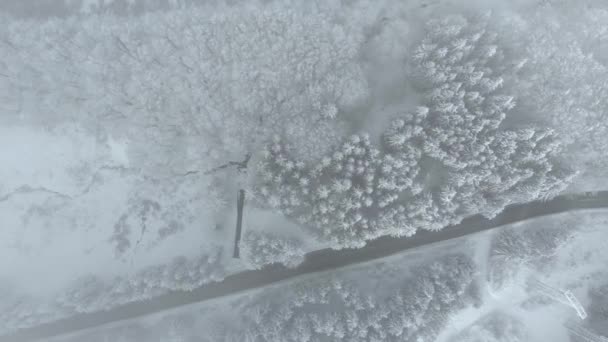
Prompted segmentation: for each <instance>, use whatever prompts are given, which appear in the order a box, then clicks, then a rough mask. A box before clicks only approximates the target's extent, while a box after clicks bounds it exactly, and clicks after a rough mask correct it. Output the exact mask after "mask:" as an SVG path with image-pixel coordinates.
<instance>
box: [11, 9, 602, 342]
mask: <svg viewBox="0 0 608 342" xmlns="http://www.w3.org/2000/svg"><path fill="white" fill-rule="evenodd" d="M607 33H608V5H607V4H604V3H602V2H601V1H595V0H583V1H578V2H569V1H562V0H542V1H537V0H517V1H513V2H509V3H503V2H497V1H476V0H470V1H452V0H436V1H424V0H415V1H397V0H354V1H350V2H343V1H340V0H330V1H320V0H319V1H296V0H288V1H273V0H271V1H262V0H260V1H257V0H256V1H222V0H213V1H205V2H197V1H191V0H112V1H109V0H61V1H59V0H57V1H50V0H27V1H25V0H24V1H16V2H11V1H8V2H0V165H2V167H1V168H0V223H1V225H0V226H1V227H0V299H2V300H0V317H2V318H3V319H0V321H1V322H2V323H0V336H1V335H2V334H3V333H5V332H10V331H14V329H16V328H20V327H28V326H34V325H36V324H39V323H42V322H48V321H52V320H54V319H57V318H64V317H69V316H72V315H75V314H79V313H88V312H96V311H99V310H104V309H110V308H112V307H115V306H119V305H123V304H127V303H130V302H134V301H141V300H146V299H150V298H153V297H155V296H158V295H161V294H165V293H167V292H170V291H173V290H185V291H188V290H192V289H195V288H198V287H200V286H202V285H204V284H207V283H210V282H217V281H221V280H222V279H224V278H225V277H227V276H228V275H231V274H235V273H238V272H241V271H245V270H263V269H264V268H265V267H267V266H269V265H275V264H282V265H284V266H285V267H287V268H296V267H298V265H300V264H301V263H303V262H304V261H305V260H306V254H307V253H309V252H314V251H318V250H323V249H335V250H345V249H358V248H361V247H364V246H365V245H366V244H367V243H368V242H369V241H370V240H375V239H378V238H381V237H401V238H402V237H414V236H416V234H417V233H421V232H422V234H426V233H429V232H431V233H436V232H437V233H438V232H441V231H442V230H444V229H449V228H448V227H450V226H454V225H457V224H460V223H461V222H462V221H463V220H464V219H465V218H467V217H471V216H474V215H482V216H483V217H485V218H488V219H492V218H494V217H496V216H497V215H499V214H500V213H501V212H503V210H504V209H505V208H506V207H508V206H510V205H513V204H522V203H528V202H532V201H547V200H550V199H552V198H555V197H556V196H558V195H563V194H567V193H580V192H584V191H597V190H608V189H605V188H606V186H605V184H606V173H605V170H606V167H608V102H606V101H607V100H606V99H608V38H607V37H608V34H607ZM240 196H242V197H240ZM582 222H585V221H584V220H576V221H572V222H571V223H570V224H568V225H567V224H560V227H559V228H556V227H553V226H551V225H550V224H549V225H544V224H540V225H539V226H538V227H537V229H534V230H532V229H525V230H523V229H520V228H519V227H517V226H515V227H509V228H506V229H503V230H499V231H497V232H496V234H494V235H493V236H492V238H491V239H488V240H487V241H485V242H486V243H487V247H488V248H489V252H488V253H489V254H488V258H487V260H486V262H485V263H483V265H484V266H483V267H482V266H480V265H479V264H480V263H479V262H478V260H477V259H475V258H474V257H473V256H470V255H468V254H466V253H464V254H462V253H461V251H458V253H456V254H455V255H454V256H453V257H446V258H443V259H442V258H435V257H433V258H430V259H429V260H431V259H432V260H433V261H432V262H429V263H428V265H426V264H425V265H424V266H420V267H418V268H416V270H413V271H412V275H411V278H409V279H408V280H404V281H405V282H406V285H403V286H401V287H395V288H393V289H391V291H392V292H391V294H392V295H391V296H387V297H386V298H384V297H382V296H379V297H373V298H370V299H365V300H363V299H361V298H359V297H360V296H361V295H360V294H359V291H360V289H356V288H352V289H351V286H350V285H349V283H348V282H343V280H341V279H338V280H336V281H328V282H325V281H324V280H323V281H319V284H318V285H310V286H312V287H311V288H309V289H308V290H307V289H306V288H304V289H302V291H301V292H298V293H297V294H296V293H291V294H289V295H290V296H292V297H293V298H296V297H297V298H299V299H298V300H295V299H293V298H292V297H290V299H285V298H284V297H276V298H275V297H274V295H272V296H268V298H267V299H266V300H263V301H262V300H260V301H259V302H256V303H255V305H254V304H252V305H249V306H247V311H246V314H244V317H245V318H243V322H244V323H243V325H242V327H241V328H242V329H243V330H242V331H240V330H239V331H234V332H233V333H234V334H236V335H234V336H232V335H230V336H228V335H226V336H223V337H222V338H225V339H228V340H230V339H232V340H235V341H236V340H239V341H244V340H246V339H247V338H250V339H251V341H258V340H262V341H271V340H276V341H289V340H294V341H296V340H297V341H301V340H307V339H308V340H311V341H316V340H345V341H346V340H348V341H355V340H377V341H385V340H403V339H404V338H406V339H410V340H412V341H414V340H416V339H419V340H434V339H435V338H447V337H446V336H444V335H442V334H441V331H440V330H441V329H442V328H443V327H444V325H446V324H447V323H446V322H448V321H449V319H450V317H451V316H452V315H456V314H457V312H461V311H465V310H468V309H470V307H475V306H476V305H481V304H480V303H479V301H482V300H483V299H485V298H480V297H479V298H478V297H476V295H475V294H474V293H473V292H475V291H474V290H475V289H472V290H471V289H470V288H473V287H475V286H477V285H478V284H477V282H476V280H477V277H478V273H479V272H480V271H479V269H480V267H481V268H482V271H483V272H482V273H484V274H486V273H487V277H488V279H487V282H488V286H489V288H491V289H492V290H491V291H494V292H496V293H502V292H501V291H506V289H510V288H511V287H512V284H513V283H514V282H517V281H519V280H521V279H520V278H521V277H526V276H527V275H528V273H529V272H532V273H543V272H549V271H550V269H551V268H552V267H554V266H555V264H554V262H558V261H556V260H558V259H559V258H557V257H556V256H559V255H561V254H560V253H561V252H560V251H564V250H567V251H570V250H569V249H568V248H572V247H568V246H573V245H576V244H577V243H579V245H581V244H582V243H581V242H580V241H582V240H581V239H583V238H582V237H581V236H584V237H588V236H596V235H593V234H596V233H591V232H589V231H587V230H585V227H582V226H581V225H582V224H583V223H582ZM241 223H242V224H241ZM235 226H238V228H237V232H236V233H235ZM593 226H594V227H597V226H598V224H596V223H594V224H593ZM241 230H242V236H241ZM597 237H602V235H601V234H600V233H597ZM585 241H587V240H585ZM480 244H481V243H480ZM239 251H240V254H239ZM570 252H572V253H574V251H570ZM461 254H462V255H461ZM599 254H601V253H599V252H598V255H593V256H589V255H587V256H586V258H601V257H600V256H599ZM572 257H574V256H572ZM577 257H578V258H584V256H577ZM556 258H557V259H556ZM564 258H565V257H564ZM564 260H565V259H564ZM564 260H561V261H560V262H563V263H566V261H564ZM577 260H578V261H577V262H582V261H581V260H579V259H577ZM601 260H604V259H601ZM594 262H595V261H594ZM560 265H561V264H560ZM562 266H563V267H566V266H565V264H564V265H562ZM555 267H557V266H555ZM522 269H523V270H524V271H522ZM531 270H532V271H531ZM452 272H456V273H452ZM41 278H42V279H44V286H41V285H40V279H41ZM474 285H475V286H474ZM605 288H606V285H605V282H604V283H601V282H598V283H597V284H596V283H594V284H593V288H592V289H589V295H588V296H589V298H594V296H595V297H598V296H600V294H602V293H605V292H606V291H605ZM320 289H325V291H321V290H320ZM469 290H471V291H472V292H471V291H469ZM307 291H308V292H307ZM422 294H424V295H422ZM424 296H426V297H424ZM443 296H445V298H444V297H443ZM585 296H587V295H585ZM420 298H423V299H420ZM598 298H599V297H598ZM292 299H293V300H292ZM418 300H420V301H422V302H420V303H418V302H417V301H418ZM399 301H402V302H403V303H404V304H403V305H401V304H398V303H401V302H399ZM262 302H263V304H260V303H262ZM413 302H416V303H417V304H407V305H418V306H416V307H415V308H413V307H408V306H407V305H406V303H413ZM473 302H475V303H474V304H473ZM530 305H532V304H530ZM602 305H603V304H602V300H601V299H598V300H597V301H594V304H593V307H592V308H590V309H589V310H591V312H595V313H597V314H595V316H594V317H602V316H601V315H602V313H604V314H605V311H606V310H605V309H604V308H603V307H602ZM309 308H319V312H316V311H315V310H312V309H309ZM256 310H257V311H256ZM264 310H270V311H264ZM404 310H405V311H404ZM407 310H410V311H412V312H414V311H416V313H415V314H414V313H412V314H410V313H409V311H407ZM254 311H256V312H257V316H256V314H254ZM279 313H280V314H279ZM271 315H278V316H277V317H274V316H273V317H274V318H273V317H271ZM513 317H517V315H516V314H514V313H513V312H509V313H502V312H494V313H492V314H491V315H490V313H488V317H479V321H478V322H476V323H475V324H473V322H470V323H471V324H470V327H469V329H468V330H467V331H465V330H464V329H462V331H461V332H459V334H461V335H457V334H456V333H454V336H456V337H454V336H452V337H450V338H456V340H458V338H461V339H468V340H471V341H477V340H479V341H481V340H484V341H485V340H487V341H492V339H494V340H496V341H503V340H504V341H511V340H509V339H505V338H503V337H501V336H502V335H505V334H508V335H512V336H516V335H517V336H518V337H517V339H516V338H515V337H513V339H512V341H519V340H521V341H524V340H526V338H528V337H526V336H527V335H526V334H525V333H523V332H522V331H523V328H521V324H520V323H519V321H518V320H517V318H513ZM279 318H280V319H279ZM594 319H596V318H594ZM256 320H257V321H256ZM261 320H263V321H267V320H270V321H273V322H274V323H275V326H273V327H272V329H268V330H264V331H259V325H260V322H261ZM497 321H505V322H511V323H508V324H507V323H505V324H506V325H505V327H501V328H488V326H492V325H496V324H497V323H495V322H497ZM353 322H358V323H353ZM594 325H595V326H598V325H601V324H600V323H597V322H596V323H594ZM389 326H390V328H389ZM435 327H437V328H435ZM399 329H401V330H399ZM594 329H595V327H594ZM239 334H241V335H239ZM294 334H296V335H294ZM298 334H303V335H298ZM484 334H486V335H487V336H486V337H478V336H485V335H484ZM321 335H322V336H323V337H320V336H321ZM473 335H475V336H473ZM245 336H247V337H245ZM306 336H307V337H306ZM404 336H407V337H404ZM458 336H461V337H458ZM444 340H446V341H447V339H444Z"/></svg>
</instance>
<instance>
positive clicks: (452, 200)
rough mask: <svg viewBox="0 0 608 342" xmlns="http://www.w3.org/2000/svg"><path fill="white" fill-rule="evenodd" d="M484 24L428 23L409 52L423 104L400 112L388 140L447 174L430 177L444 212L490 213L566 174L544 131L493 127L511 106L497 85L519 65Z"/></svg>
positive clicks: (541, 193)
mask: <svg viewBox="0 0 608 342" xmlns="http://www.w3.org/2000/svg"><path fill="white" fill-rule="evenodd" d="M488 23H489V19H488V18H486V17H480V18H471V19H465V18H463V17H458V16H455V17H448V18H446V19H443V20H437V21H434V22H432V23H431V24H429V28H428V35H427V37H426V38H425V39H424V40H423V42H422V43H421V44H420V45H419V46H418V48H417V49H416V50H415V52H414V55H413V66H414V75H415V76H416V80H417V82H416V83H417V85H418V87H420V88H421V89H422V90H423V91H424V94H425V96H426V100H425V107H424V108H423V109H419V110H418V111H417V112H416V113H414V114H410V115H409V116H406V117H404V123H403V126H404V127H406V129H402V131H404V132H406V133H405V134H402V135H398V136H396V137H394V138H392V141H398V142H399V141H403V144H405V145H412V144H413V145H415V146H420V148H421V149H422V150H423V155H424V156H428V157H430V158H432V159H434V160H436V161H438V162H440V164H441V167H442V168H443V169H444V170H443V173H445V174H447V177H445V178H447V179H444V180H442V179H439V180H436V182H438V183H439V185H441V184H442V183H443V184H445V185H447V186H448V188H446V189H445V190H443V191H442V193H443V194H445V195H446V196H447V197H443V195H441V196H440V201H438V202H436V203H437V205H438V206H439V209H440V210H443V211H445V214H448V215H449V213H456V214H458V215H459V216H463V215H470V214H473V213H482V214H484V215H486V216H488V217H493V216H495V215H496V214H497V213H498V212H500V211H501V210H502V209H503V208H504V207H505V206H506V205H508V204H511V203H514V202H521V201H530V200H534V199H537V198H545V197H551V196H554V195H556V194H557V193H559V192H560V191H561V190H562V189H563V188H565V186H567V184H568V183H569V181H570V180H571V179H572V177H573V175H574V173H573V172H572V171H570V170H568V169H566V168H564V167H563V166H560V165H559V164H557V162H556V160H557V157H558V156H559V155H560V152H561V148H560V144H559V141H558V140H557V139H556V138H555V134H554V133H553V132H552V131H551V130H543V129H535V128H533V127H526V128H522V129H519V130H508V129H506V128H502V127H501V124H502V122H503V121H504V119H505V118H506V117H507V115H508V114H509V113H510V112H511V111H512V110H513V108H514V107H515V100H514V98H513V96H511V95H509V94H508V93H507V92H506V90H508V89H504V87H503V85H504V84H505V83H506V82H509V81H510V79H511V78H512V76H513V74H514V73H515V72H516V71H517V70H519V69H520V68H521V66H522V63H519V62H517V61H515V62H513V61H511V60H507V59H506V57H507V56H508V57H509V58H514V57H512V54H511V53H510V52H508V53H507V52H506V51H505V50H504V49H502V48H501V45H500V44H501V42H500V40H498V38H497V36H498V35H497V33H496V32H495V29H494V28H492V27H491V26H490V25H489V24H488ZM420 113H424V115H420ZM435 167H437V166H435ZM442 199H443V201H442ZM441 202H443V203H441ZM448 204H452V207H448V208H446V207H445V206H446V205H448Z"/></svg>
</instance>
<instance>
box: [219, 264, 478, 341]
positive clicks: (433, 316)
mask: <svg viewBox="0 0 608 342" xmlns="http://www.w3.org/2000/svg"><path fill="white" fill-rule="evenodd" d="M473 277H474V264H473V262H472V261H471V260H470V259H469V258H468V257H466V256H463V255H449V256H446V257H443V258H440V259H439V260H436V261H435V262H433V263H432V264H431V265H424V266H420V267H418V268H416V269H415V270H414V271H413V273H412V277H411V279H410V281H407V282H406V283H405V285H404V286H403V287H400V288H398V289H397V290H396V291H392V292H391V293H387V294H381V293H373V295H368V294H367V293H366V292H365V291H364V290H362V286H359V285H358V284H357V283H356V282H353V281H344V280H339V279H337V278H335V277H330V278H324V279H316V280H310V281H304V282H300V283H298V284H295V285H294V286H292V287H290V289H289V290H288V291H285V292H278V293H277V290H273V291H271V292H270V293H268V294H265V295H262V296H261V297H260V298H259V300H258V301H256V302H254V303H252V304H249V305H247V306H246V307H245V308H244V311H243V313H244V320H243V321H242V324H240V325H239V327H234V326H228V327H226V328H227V329H228V330H230V332H229V336H230V337H231V338H232V339H234V340H239V337H240V338H241V339H242V337H243V336H249V337H250V338H253V340H260V341H294V342H295V341H318V340H322V341H324V340H332V341H412V342H415V341H421V340H433V339H434V338H435V337H436V336H437V334H438V332H439V330H440V329H441V328H442V327H443V326H445V324H446V323H447V318H448V317H449V315H450V314H451V313H452V312H454V311H455V310H458V309H460V308H462V307H464V306H465V305H467V304H469V302H470V300H471V295H470V293H469V292H468V291H467V290H468V289H469V288H470V287H471V284H472V283H473ZM229 340H230V339H229Z"/></svg>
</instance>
